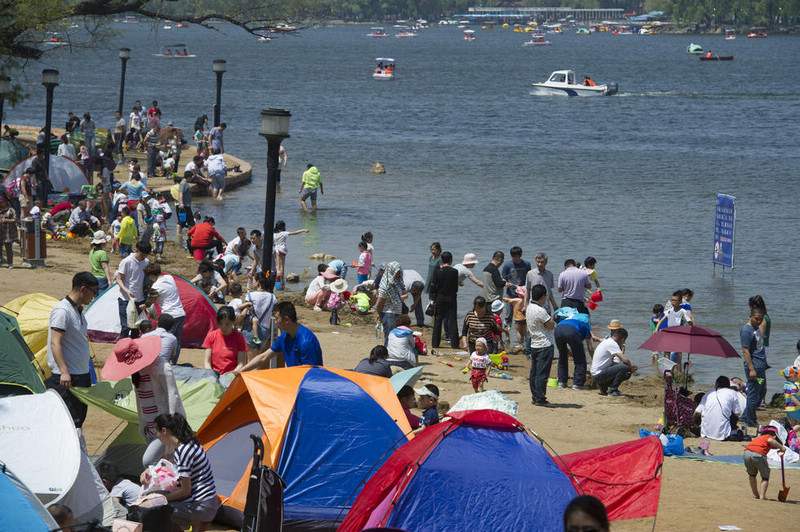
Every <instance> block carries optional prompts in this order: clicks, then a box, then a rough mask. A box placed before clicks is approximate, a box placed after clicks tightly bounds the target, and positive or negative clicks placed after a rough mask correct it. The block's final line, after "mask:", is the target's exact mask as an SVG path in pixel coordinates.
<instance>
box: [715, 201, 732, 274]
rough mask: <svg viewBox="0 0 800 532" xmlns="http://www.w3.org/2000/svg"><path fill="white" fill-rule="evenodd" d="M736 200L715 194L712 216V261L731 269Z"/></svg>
mask: <svg viewBox="0 0 800 532" xmlns="http://www.w3.org/2000/svg"><path fill="white" fill-rule="evenodd" d="M735 203H736V198H734V197H733V196H728V195H726V194H717V209H716V213H715V214H714V255H713V258H712V261H713V262H714V263H715V264H722V265H723V266H727V267H728V268H733V241H734V233H735V230H736V205H735Z"/></svg>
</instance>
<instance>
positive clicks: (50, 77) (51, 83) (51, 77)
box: [42, 68, 58, 177]
mask: <svg viewBox="0 0 800 532" xmlns="http://www.w3.org/2000/svg"><path fill="white" fill-rule="evenodd" d="M42 85H44V86H45V88H46V89H47V110H46V111H45V112H46V113H47V114H46V115H45V122H44V145H45V150H44V167H45V169H46V170H47V173H48V177H49V174H50V126H51V124H52V118H53V90H54V89H55V88H56V87H57V86H58V70H52V69H49V68H48V69H45V70H42Z"/></svg>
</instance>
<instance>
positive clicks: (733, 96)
mask: <svg viewBox="0 0 800 532" xmlns="http://www.w3.org/2000/svg"><path fill="white" fill-rule="evenodd" d="M617 97H618V98H625V97H639V98H695V99H701V100H702V99H706V100H739V99H745V98H746V99H751V98H760V99H765V100H785V99H786V98H800V93H792V94H778V93H774V92H765V93H756V94H751V93H742V92H737V93H714V94H702V93H698V92H670V91H652V92H620V93H618V94H617Z"/></svg>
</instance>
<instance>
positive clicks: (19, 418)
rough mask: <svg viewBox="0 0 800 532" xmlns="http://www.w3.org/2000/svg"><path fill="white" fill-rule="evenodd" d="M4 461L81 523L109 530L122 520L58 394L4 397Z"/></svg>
mask: <svg viewBox="0 0 800 532" xmlns="http://www.w3.org/2000/svg"><path fill="white" fill-rule="evenodd" d="M0 461H2V462H4V463H5V464H6V465H8V467H9V468H10V469H11V470H12V471H14V473H16V475H17V476H18V477H19V479H20V480H21V481H22V482H24V483H25V485H26V486H27V487H28V488H29V489H30V490H31V492H33V493H34V494H35V495H36V497H38V498H39V500H40V501H41V502H42V504H44V505H45V506H49V505H51V504H55V503H61V504H64V505H66V506H68V507H69V508H70V509H71V510H72V514H73V516H74V518H75V522H76V523H82V522H86V521H90V520H94V519H97V520H99V521H101V522H102V523H103V525H106V526H110V525H111V523H112V522H113V520H114V518H115V517H120V515H119V514H118V510H119V509H120V507H119V506H118V505H114V503H113V501H112V499H111V497H110V495H109V494H108V491H107V490H106V489H105V487H103V483H102V481H101V480H100V477H99V476H98V475H97V472H96V471H95V469H94V466H93V465H92V463H91V462H90V461H89V458H88V457H87V456H86V455H85V454H84V453H83V451H82V450H81V446H80V441H79V440H78V433H77V431H76V430H75V425H74V424H73V422H72V416H71V415H70V413H69V410H67V406H66V405H65V404H64V401H63V400H62V399H61V397H60V396H59V395H58V394H57V393H56V392H54V391H53V390H48V391H47V392H45V393H42V394H35V395H21V396H16V397H7V398H4V399H0ZM122 514H123V515H124V510H123V512H122Z"/></svg>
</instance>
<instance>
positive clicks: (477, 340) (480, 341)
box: [475, 338, 489, 348]
mask: <svg viewBox="0 0 800 532" xmlns="http://www.w3.org/2000/svg"><path fill="white" fill-rule="evenodd" d="M478 344H483V347H486V348H488V347H489V344H488V343H487V342H486V338H475V345H478Z"/></svg>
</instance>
